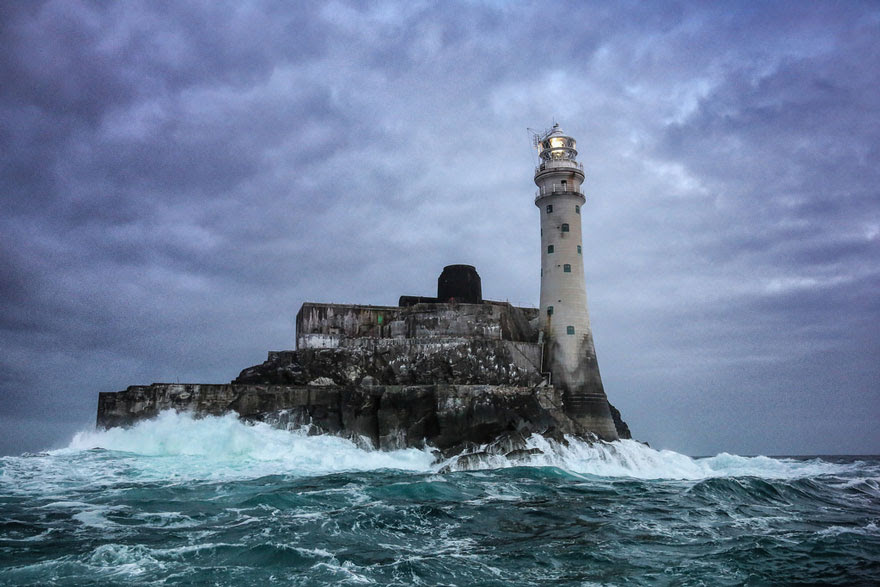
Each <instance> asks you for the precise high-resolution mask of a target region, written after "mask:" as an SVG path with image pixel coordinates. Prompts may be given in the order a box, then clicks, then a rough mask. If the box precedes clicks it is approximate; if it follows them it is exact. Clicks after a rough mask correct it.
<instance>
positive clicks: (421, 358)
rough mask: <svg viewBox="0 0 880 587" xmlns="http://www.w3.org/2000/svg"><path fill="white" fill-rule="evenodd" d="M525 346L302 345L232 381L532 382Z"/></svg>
mask: <svg viewBox="0 0 880 587" xmlns="http://www.w3.org/2000/svg"><path fill="white" fill-rule="evenodd" d="M530 352H534V349H530V348H528V347H525V346H524V345H520V346H518V345H517V344H516V343H512V342H509V341H500V340H478V339H475V340H469V341H464V342H459V341H456V342H450V343H445V344H443V343H437V344H412V345H403V344H397V345H389V346H387V347H381V346H377V347H374V348H367V347H353V348H330V349H308V348H307V349H300V350H298V351H279V352H270V353H269V358H268V359H267V360H266V362H264V363H263V364H261V365H255V366H253V367H248V368H247V369H244V370H243V371H242V372H241V374H240V375H239V376H238V377H237V378H236V379H235V380H234V381H233V383H259V384H274V385H305V384H307V383H310V382H311V381H314V380H315V379H317V378H319V377H326V378H329V379H331V380H332V381H333V383H335V384H337V385H352V384H357V383H360V382H361V381H362V380H363V378H364V377H370V378H372V379H373V381H374V382H375V383H377V384H381V385H432V384H438V383H457V384H462V385H476V384H483V385H513V386H534V385H538V384H539V383H541V381H542V380H543V377H542V376H541V373H540V372H539V371H538V370H537V369H536V368H535V367H534V365H533V364H532V363H531V362H530V361H529V360H528V359H529V357H528V356H527V353H530ZM535 358H536V359H537V356H536V357H535ZM535 362H538V361H537V360H536V361H535Z"/></svg>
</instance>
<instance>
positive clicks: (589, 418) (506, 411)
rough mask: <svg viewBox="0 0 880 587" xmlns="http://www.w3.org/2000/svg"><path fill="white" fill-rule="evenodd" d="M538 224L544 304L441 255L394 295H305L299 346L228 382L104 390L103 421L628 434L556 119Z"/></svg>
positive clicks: (513, 437)
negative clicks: (504, 292)
mask: <svg viewBox="0 0 880 587" xmlns="http://www.w3.org/2000/svg"><path fill="white" fill-rule="evenodd" d="M535 146H536V147H537V150H538V155H539V164H538V166H537V167H536V169H535V183H536V184H537V186H538V190H537V192H536V194H535V205H536V206H537V207H538V210H539V213H540V219H541V220H540V227H541V299H540V307H539V308H523V307H516V306H512V305H511V304H509V303H506V302H497V301H490V300H484V299H483V298H482V285H481V280H480V276H479V274H478V273H477V271H476V269H475V268H474V267H472V266H470V265H450V266H448V267H446V268H444V269H443V272H442V273H441V275H440V277H439V278H438V283H437V295H436V297H425V296H406V295H405V296H401V297H400V299H399V301H398V305H396V306H369V305H343V304H327V303H313V302H307V303H304V304H303V305H302V307H301V308H300V310H299V313H298V314H297V317H296V348H295V350H287V351H272V352H269V356H268V359H267V360H266V361H265V362H264V363H263V364H261V365H256V366H253V367H248V368H246V369H244V370H243V371H242V372H241V373H240V374H239V376H238V377H237V378H236V379H235V380H233V381H232V382H230V383H226V384H179V383H153V384H152V385H136V386H131V387H129V388H127V389H126V390H124V391H119V392H115V393H101V394H99V397H98V418H97V424H98V426H99V427H103V428H109V427H114V426H128V425H131V424H133V423H135V422H137V421H139V420H143V419H147V418H152V417H154V416H156V415H157V414H158V413H159V412H161V411H163V410H169V409H171V410H178V411H189V412H192V413H193V414H195V415H197V416H199V415H222V414H226V413H230V412H235V413H237V414H238V415H239V417H241V418H243V419H246V420H252V421H264V422H268V423H271V424H273V425H277V426H282V427H308V429H309V430H310V432H311V433H327V434H339V435H343V436H347V437H350V438H352V439H354V440H356V441H359V442H365V443H369V444H370V445H372V446H373V447H375V448H380V449H394V448H402V447H410V446H431V447H434V448H436V449H438V450H440V451H441V452H442V453H443V454H444V455H452V454H458V453H461V452H463V451H464V452H467V451H468V450H473V449H474V447H477V446H480V447H482V448H481V450H484V451H489V452H497V453H502V454H513V453H516V452H517V451H521V450H523V446H524V445H523V441H524V439H525V438H526V437H527V436H529V435H531V434H542V435H545V436H548V437H551V438H554V439H557V440H563V439H564V437H565V435H574V436H578V437H582V438H587V439H599V440H604V441H613V440H617V439H619V438H630V432H629V429H628V427H627V426H626V424H625V423H624V422H623V421H622V419H621V418H620V414H619V412H618V411H617V410H616V409H615V408H614V407H613V406H612V405H611V404H610V403H609V402H608V398H607V396H606V394H605V390H604V388H603V385H602V379H601V377H600V375H599V366H598V362H597V360H596V352H595V348H594V345H593V335H592V332H591V329H590V320H589V314H588V311H587V296H586V286H585V282H584V264H583V243H582V239H581V208H582V206H583V205H584V203H585V197H584V194H583V191H582V188H581V185H582V184H583V181H584V178H585V175H584V171H583V166H582V165H581V164H580V163H578V162H577V150H576V143H575V141H574V139H572V138H571V137H569V136H567V135H565V134H564V133H563V132H562V130H561V129H560V128H559V125H554V126H553V128H552V129H550V130H549V131H547V132H545V133H543V134H540V135H535Z"/></svg>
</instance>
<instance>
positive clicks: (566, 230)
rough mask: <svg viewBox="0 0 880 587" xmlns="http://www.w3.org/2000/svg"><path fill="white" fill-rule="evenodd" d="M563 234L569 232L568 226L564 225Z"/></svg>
mask: <svg viewBox="0 0 880 587" xmlns="http://www.w3.org/2000/svg"><path fill="white" fill-rule="evenodd" d="M562 232H568V224H563V225H562Z"/></svg>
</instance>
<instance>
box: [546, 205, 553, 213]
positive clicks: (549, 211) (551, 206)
mask: <svg viewBox="0 0 880 587" xmlns="http://www.w3.org/2000/svg"><path fill="white" fill-rule="evenodd" d="M552 213H553V204H547V214H552Z"/></svg>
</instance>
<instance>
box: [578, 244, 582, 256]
mask: <svg viewBox="0 0 880 587" xmlns="http://www.w3.org/2000/svg"><path fill="white" fill-rule="evenodd" d="M580 254H581V246H580V245H578V255H580Z"/></svg>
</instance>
